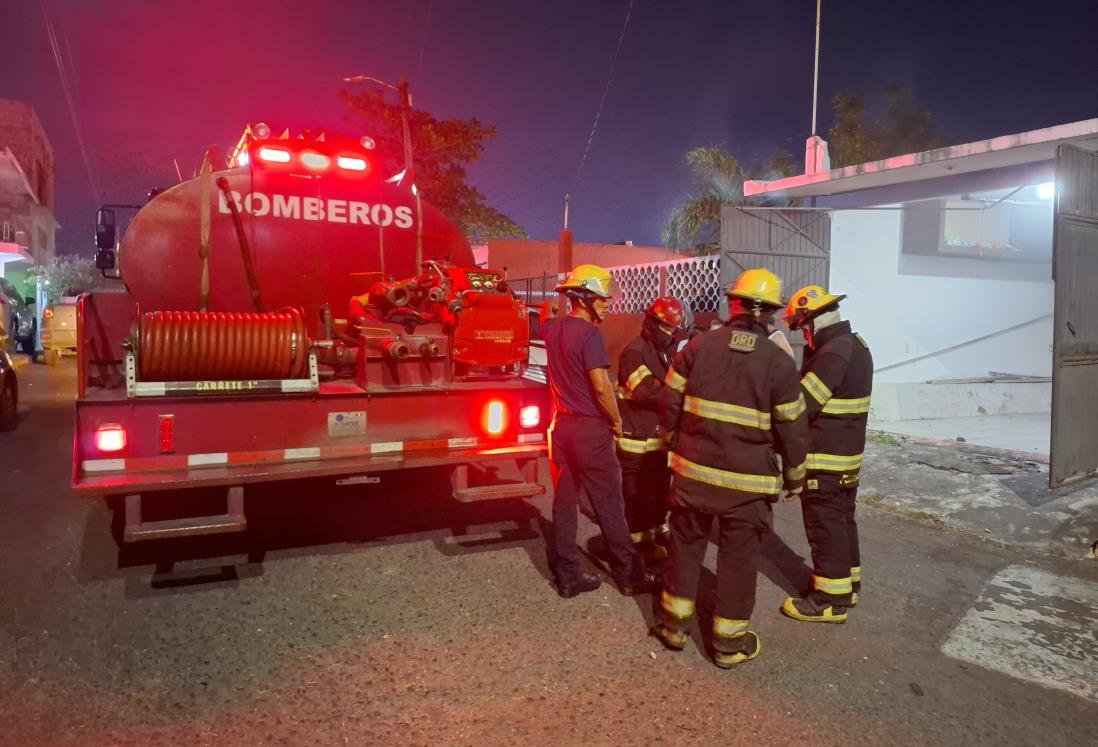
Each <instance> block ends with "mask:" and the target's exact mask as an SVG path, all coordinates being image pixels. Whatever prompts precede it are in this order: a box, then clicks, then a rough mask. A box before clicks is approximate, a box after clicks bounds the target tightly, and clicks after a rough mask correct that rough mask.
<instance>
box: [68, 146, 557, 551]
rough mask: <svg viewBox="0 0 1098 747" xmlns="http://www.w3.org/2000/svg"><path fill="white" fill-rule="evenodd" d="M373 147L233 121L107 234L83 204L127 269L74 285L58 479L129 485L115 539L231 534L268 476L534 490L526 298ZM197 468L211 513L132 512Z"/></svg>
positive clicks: (481, 494) (496, 493) (539, 416)
mask: <svg viewBox="0 0 1098 747" xmlns="http://www.w3.org/2000/svg"><path fill="white" fill-rule="evenodd" d="M371 146H372V141H370V140H369V139H368V138H363V139H362V140H357V139H354V138H350V137H345V136H337V135H334V134H332V133H323V134H320V135H310V134H308V133H306V134H303V135H301V136H298V137H290V135H289V133H287V132H283V133H282V135H280V136H275V135H273V134H272V132H271V130H270V128H269V127H267V126H266V125H263V124H259V125H255V126H250V127H248V128H247V129H246V131H245V133H244V135H243V136H242V137H241V139H240V141H239V143H238V144H237V146H236V148H234V150H233V152H232V154H231V155H230V156H229V158H228V159H226V161H223V162H222V163H227V167H225V168H221V169H218V168H217V167H216V166H214V165H213V155H212V153H208V154H207V159H206V163H205V165H204V167H203V170H202V173H200V174H199V176H197V177H196V178H194V179H191V180H189V181H185V182H182V183H180V184H178V185H176V186H174V187H172V188H170V189H167V190H166V191H162V192H159V193H157V194H155V196H153V197H152V199H150V201H149V202H148V203H147V204H146V205H144V206H143V207H141V208H140V209H139V210H138V211H137V212H136V214H135V215H134V216H133V219H132V221H131V222H130V223H129V226H128V227H127V228H126V230H125V233H124V236H123V237H122V239H121V242H120V243H116V241H115V217H114V216H115V213H114V211H113V210H112V209H110V208H104V209H102V210H100V215H99V220H98V223H97V236H96V238H97V241H96V243H97V246H98V247H99V249H100V250H99V252H98V253H97V257H96V262H97V265H99V266H100V268H101V269H105V270H106V269H108V268H111V269H113V267H114V265H115V262H116V256H115V255H116V254H117V264H118V269H119V274H120V276H121V277H122V279H123V280H124V288H121V287H119V288H117V289H108V290H99V291H95V292H92V293H88V294H85V295H83V296H81V298H80V300H79V303H78V309H77V315H78V316H77V334H78V340H77V344H78V377H79V378H78V394H77V400H76V429H75V441H74V447H73V452H74V457H73V488H74V490H75V491H76V493H78V494H81V495H89V496H94V495H100V496H112V495H113V496H124V506H125V517H126V518H125V529H124V535H123V538H124V540H125V541H127V542H130V541H136V540H145V539H157V538H165V537H174V536H185V535H192V534H208V533H216V532H233V531H242V530H244V529H245V528H246V526H247V519H246V516H245V510H244V486H245V485H249V484H254V483H266V482H273V481H279V480H290V479H298V478H315V477H333V478H357V477H359V476H362V477H363V479H365V480H372V479H376V477H377V476H379V475H380V474H382V473H384V472H386V471H390V470H403V469H410V468H439V469H447V470H450V471H451V473H452V483H453V494H454V497H455V498H456V499H458V500H462V501H474V500H484V499H494V498H512V497H529V496H533V495H537V494H540V493H542V492H544V488H543V487H542V485H541V484H540V483H539V481H538V477H537V463H538V459H539V458H540V457H542V456H544V454H545V450H546V426H547V421H548V417H549V399H548V393H547V391H546V388H545V386H544V385H543V384H540V383H537V382H535V381H531V380H528V379H526V378H524V376H523V370H524V368H525V362H526V360H527V354H528V348H529V331H528V326H527V315H526V309H525V307H524V305H523V303H522V302H521V301H520V300H519V299H518V298H517V297H516V295H515V294H514V293H512V291H511V289H510V288H509V287H508V285H507V281H506V279H505V278H504V277H503V276H502V274H501V273H499V272H496V271H494V270H489V269H481V268H478V267H476V266H475V265H474V262H473V256H472V251H471V250H470V248H469V245H468V243H467V242H466V240H465V238H464V237H463V236H462V234H461V232H460V231H459V230H458V229H457V227H456V226H454V225H453V224H452V223H451V222H450V221H449V220H448V219H446V217H444V216H443V215H442V214H441V213H440V212H439V211H438V210H436V209H435V208H433V207H432V206H431V205H429V204H428V203H427V202H426V201H424V200H421V199H419V196H418V194H417V193H416V187H415V185H414V184H411V183H408V180H407V176H408V175H406V174H401V175H397V176H396V177H393V178H389V179H385V178H383V176H382V174H381V173H380V166H379V162H378V159H377V158H376V155H375V153H374V151H373V150H372V147H371ZM500 475H510V477H503V478H501V477H500ZM211 486H218V487H223V488H224V489H225V492H226V500H227V506H226V511H225V513H224V514H217V515H214V516H182V517H179V516H177V517H175V518H171V519H161V520H156V521H149V520H147V518H146V519H145V520H143V517H142V507H143V506H145V507H146V511H145V514H146V517H147V516H148V514H149V513H150V512H149V511H148V510H147V509H148V507H149V506H150V504H151V503H152V502H157V501H164V500H168V498H167V496H168V495H169V494H167V493H165V492H164V491H168V490H171V491H177V490H179V489H180V488H191V487H194V488H207V487H211ZM249 495H251V493H250V494H249ZM160 508H163V506H158V509H160Z"/></svg>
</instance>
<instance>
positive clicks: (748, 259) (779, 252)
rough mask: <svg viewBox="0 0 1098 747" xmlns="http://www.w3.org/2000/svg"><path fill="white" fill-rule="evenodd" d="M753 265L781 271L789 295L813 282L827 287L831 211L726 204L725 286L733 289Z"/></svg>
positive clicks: (723, 235)
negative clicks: (739, 278) (735, 282)
mask: <svg viewBox="0 0 1098 747" xmlns="http://www.w3.org/2000/svg"><path fill="white" fill-rule="evenodd" d="M750 267H765V268H766V269H768V270H770V271H771V272H773V273H774V274H776V275H777V276H778V277H779V278H781V281H782V290H783V292H784V293H785V294H786V295H789V294H790V293H792V292H793V291H795V290H797V289H798V288H801V287H803V286H805V285H809V284H811V283H815V284H817V285H822V286H825V287H826V286H827V281H828V275H829V273H830V271H831V214H830V213H829V212H828V211H827V210H803V209H802V210H776V209H761V208H748V207H739V206H735V205H725V206H724V207H722V208H721V276H720V284H721V287H722V288H727V287H728V285H729V284H730V283H731V282H732V281H733V280H735V279H736V276H737V275H739V274H740V272H742V271H743V270H746V269H748V268H750ZM722 311H723V312H725V313H727V310H726V309H723V308H722Z"/></svg>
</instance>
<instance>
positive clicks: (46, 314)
mask: <svg viewBox="0 0 1098 747" xmlns="http://www.w3.org/2000/svg"><path fill="white" fill-rule="evenodd" d="M42 318H43V319H53V309H46V310H45V311H43V312H42Z"/></svg>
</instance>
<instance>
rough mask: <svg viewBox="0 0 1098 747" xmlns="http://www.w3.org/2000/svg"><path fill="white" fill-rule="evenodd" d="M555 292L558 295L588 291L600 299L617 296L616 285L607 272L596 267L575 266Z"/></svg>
mask: <svg viewBox="0 0 1098 747" xmlns="http://www.w3.org/2000/svg"><path fill="white" fill-rule="evenodd" d="M556 290H557V292H558V293H567V292H568V291H570V290H574V291H588V292H589V293H594V294H595V295H596V296H599V297H600V298H613V297H614V296H616V295H617V294H618V284H617V283H615V282H614V276H613V275H611V274H610V273H609V271H607V270H605V269H604V268H602V267H599V266H598V265H576V266H575V268H574V269H573V270H572V271H571V272H570V273H568V277H567V278H565V279H564V282H563V283H561V284H560V285H558V286H557V288H556Z"/></svg>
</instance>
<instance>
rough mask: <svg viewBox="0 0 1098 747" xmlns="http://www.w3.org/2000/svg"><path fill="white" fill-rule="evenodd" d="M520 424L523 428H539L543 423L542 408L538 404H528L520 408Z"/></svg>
mask: <svg viewBox="0 0 1098 747" xmlns="http://www.w3.org/2000/svg"><path fill="white" fill-rule="evenodd" d="M519 425H521V426H522V427H523V428H537V427H538V426H539V425H541V408H540V407H538V406H537V405H526V406H525V407H523V408H522V409H521V410H519Z"/></svg>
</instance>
